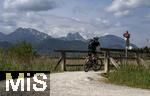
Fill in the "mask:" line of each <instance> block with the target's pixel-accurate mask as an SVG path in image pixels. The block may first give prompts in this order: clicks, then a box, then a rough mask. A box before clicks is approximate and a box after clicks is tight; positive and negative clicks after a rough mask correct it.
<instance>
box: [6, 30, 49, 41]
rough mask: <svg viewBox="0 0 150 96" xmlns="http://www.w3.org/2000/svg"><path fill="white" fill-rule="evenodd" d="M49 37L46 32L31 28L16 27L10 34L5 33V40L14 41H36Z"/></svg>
mask: <svg viewBox="0 0 150 96" xmlns="http://www.w3.org/2000/svg"><path fill="white" fill-rule="evenodd" d="M47 38H51V37H50V36H49V35H48V34H45V33H42V32H40V31H38V30H35V29H32V28H18V29H16V30H15V31H14V32H12V33H11V34H9V35H7V36H6V38H5V41H8V42H11V43H15V42H18V41H27V42H30V43H38V42H40V41H42V40H44V39H47Z"/></svg>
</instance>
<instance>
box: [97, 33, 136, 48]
mask: <svg viewBox="0 0 150 96" xmlns="http://www.w3.org/2000/svg"><path fill="white" fill-rule="evenodd" d="M99 41H100V43H101V46H102V47H104V48H117V49H120V48H121V49H122V48H125V40H124V39H123V38H121V37H118V36H115V35H106V36H102V37H100V39H99ZM131 46H132V47H133V48H137V46H136V45H134V44H131Z"/></svg>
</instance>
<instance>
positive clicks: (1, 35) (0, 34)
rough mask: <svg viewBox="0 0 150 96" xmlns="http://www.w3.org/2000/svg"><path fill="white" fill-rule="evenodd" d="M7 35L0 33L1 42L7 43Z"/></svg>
mask: <svg viewBox="0 0 150 96" xmlns="http://www.w3.org/2000/svg"><path fill="white" fill-rule="evenodd" d="M5 37H6V35H5V34H3V33H2V32H0V41H5Z"/></svg>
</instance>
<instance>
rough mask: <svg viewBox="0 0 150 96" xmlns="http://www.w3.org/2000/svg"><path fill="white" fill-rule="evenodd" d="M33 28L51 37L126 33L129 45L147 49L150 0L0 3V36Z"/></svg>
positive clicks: (1, 0) (13, 0)
mask: <svg viewBox="0 0 150 96" xmlns="http://www.w3.org/2000/svg"><path fill="white" fill-rule="evenodd" d="M18 27H25V28H28V27H30V28H35V29H37V30H39V31H42V32H45V33H47V34H49V35H51V36H54V37H60V36H64V35H66V34H67V33H69V32H72V33H73V32H80V34H82V35H83V36H84V37H85V38H91V37H92V36H103V35H107V34H113V35H117V36H120V37H122V34H123V33H124V32H125V31H126V30H128V31H129V32H130V33H131V42H133V43H135V44H137V45H138V46H145V45H147V44H148V43H149V45H150V41H149V40H150V37H149V36H150V0H0V32H3V33H6V34H8V33H11V32H13V31H14V30H15V29H16V28H18Z"/></svg>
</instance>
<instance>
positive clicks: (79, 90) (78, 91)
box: [50, 72, 150, 96]
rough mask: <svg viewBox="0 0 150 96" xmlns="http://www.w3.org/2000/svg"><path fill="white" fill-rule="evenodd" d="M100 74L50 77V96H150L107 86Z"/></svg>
mask: <svg viewBox="0 0 150 96" xmlns="http://www.w3.org/2000/svg"><path fill="white" fill-rule="evenodd" d="M98 73H100V72H96V73H95V72H88V73H85V72H65V73H54V74H51V75H50V96H150V90H145V89H139V88H130V87H126V86H117V85H112V84H106V83H104V82H103V81H102V80H103V79H104V78H103V77H101V76H100V75H98Z"/></svg>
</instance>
